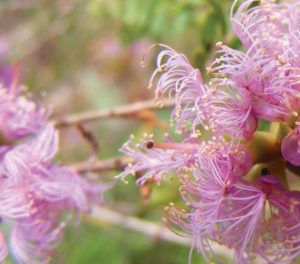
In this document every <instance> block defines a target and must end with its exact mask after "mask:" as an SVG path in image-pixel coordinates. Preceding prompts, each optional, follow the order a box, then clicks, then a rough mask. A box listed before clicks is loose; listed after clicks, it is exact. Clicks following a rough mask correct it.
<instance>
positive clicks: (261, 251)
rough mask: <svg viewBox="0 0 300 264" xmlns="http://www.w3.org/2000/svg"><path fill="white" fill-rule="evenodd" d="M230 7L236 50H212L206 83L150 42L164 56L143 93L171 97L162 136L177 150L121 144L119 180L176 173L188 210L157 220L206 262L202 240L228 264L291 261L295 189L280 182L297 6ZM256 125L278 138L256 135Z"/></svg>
mask: <svg viewBox="0 0 300 264" xmlns="http://www.w3.org/2000/svg"><path fill="white" fill-rule="evenodd" d="M237 5H238V0H236V1H234V3H233V6H232V9H231V23H232V28H233V31H234V33H235V34H236V36H237V37H238V38H239V39H240V41H241V43H242V44H243V46H244V48H245V51H244V52H243V51H238V50H234V49H232V48H230V47H227V46H226V45H224V44H223V43H221V42H219V43H217V44H216V46H217V48H218V51H217V54H218V57H217V58H216V59H215V61H214V62H213V63H212V64H211V65H210V66H209V67H208V68H207V72H208V74H209V75H212V78H211V79H210V81H209V83H208V84H206V83H205V82H204V78H202V75H201V73H200V71H199V70H198V69H195V68H193V67H192V66H191V64H190V63H189V61H188V59H187V58H186V57H185V56H184V55H183V54H179V53H177V52H176V51H174V50H173V49H171V48H169V47H168V46H165V45H162V44H159V46H161V47H163V48H164V50H163V51H162V52H161V53H160V54H159V55H158V58H157V69H156V70H155V71H154V73H153V74H152V76H151V79H150V86H149V88H152V87H154V86H155V99H156V100H157V101H158V102H160V100H161V98H162V97H163V96H168V97H169V98H173V99H174V101H175V106H174V110H173V111H172V114H171V122H170V128H174V132H175V133H177V134H179V135H180V139H181V142H175V141H174V140H172V138H171V137H170V136H168V135H166V138H165V139H164V141H163V142H155V141H153V138H152V136H151V135H150V136H149V135H146V136H145V138H144V139H142V140H141V142H140V143H139V144H137V145H135V144H133V142H132V138H131V139H130V140H129V142H127V143H125V144H124V146H123V147H122V148H121V151H122V152H123V153H124V154H125V155H127V156H130V157H132V158H133V160H134V162H133V163H132V164H129V166H128V167H127V168H126V169H125V171H124V172H123V173H122V174H121V175H120V178H122V179H124V178H125V177H126V176H127V175H128V174H136V173H139V174H142V176H141V177H139V178H138V180H137V181H138V183H140V184H143V183H145V182H146V181H148V180H151V181H154V182H160V181H161V180H167V179H168V178H169V177H168V175H170V174H176V175H179V177H180V180H181V188H180V191H181V195H182V198H183V200H184V201H185V202H186V204H187V205H188V206H189V207H190V210H189V212H186V211H184V210H178V209H176V208H175V207H174V206H173V205H172V206H171V207H168V208H167V210H166V214H167V218H168V220H169V222H171V223H173V224H175V225H176V226H178V227H180V228H181V229H182V230H183V231H185V232H186V233H188V234H191V236H192V238H193V243H192V246H193V247H194V248H196V249H197V250H198V251H199V252H201V253H202V255H203V256H204V258H205V260H206V261H207V262H208V263H210V261H211V260H212V259H216V258H217V256H215V255H214V252H213V246H212V245H211V242H217V243H219V244H221V245H225V246H227V247H229V248H231V249H233V251H234V252H235V256H236V261H237V263H250V262H251V261H252V260H253V259H254V258H255V257H256V256H257V255H258V256H260V257H261V258H263V259H264V260H265V261H266V262H267V263H289V262H292V261H294V260H295V259H296V257H297V256H299V255H300V224H299V218H300V191H291V190H289V188H288V184H287V182H286V178H285V170H286V167H287V166H286V165H287V164H289V166H294V168H295V167H296V166H299V165H300V122H298V112H299V110H300V82H299V79H300V53H299V50H300V28H299V22H300V21H299V20H300V1H299V0H293V1H292V0H291V1H283V2H282V3H278V2H277V1H272V0H261V1H258V0H246V1H243V2H242V3H241V4H240V5H239V6H238V7H237ZM260 119H261V120H265V121H267V122H271V123H272V124H274V125H278V124H279V127H280V128H284V131H287V132H285V133H281V134H280V133H279V132H278V134H277V135H274V134H272V133H271V132H267V131H264V132H261V131H258V130H257V127H258V121H259V120H260ZM277 127H278V126H277ZM279 130H280V129H278V130H277V131H279ZM279 134H280V135H279ZM266 135H267V136H268V137H269V138H266ZM270 138H272V139H274V140H273V141H272V140H271V141H272V142H273V144H274V148H272V150H274V149H275V150H276V149H279V150H278V152H276V151H275V153H271V155H270V156H268V157H267V158H271V160H269V163H263V162H265V159H263V160H260V159H259V158H258V156H259V153H258V152H260V151H262V149H264V148H265V146H264V140H263V139H265V140H266V141H268V142H270ZM257 142H259V144H260V148H257V146H258V143H257ZM251 146H252V147H251ZM253 146H255V147H256V148H257V149H256V152H252V151H251V150H252V149H253ZM278 146H281V151H280V147H278ZM273 152H274V151H273ZM267 154H268V153H267ZM253 175H254V176H253Z"/></svg>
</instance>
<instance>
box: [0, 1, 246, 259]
mask: <svg viewBox="0 0 300 264" xmlns="http://www.w3.org/2000/svg"><path fill="white" fill-rule="evenodd" d="M231 3H232V1H231V0H222V1H220V0H6V1H5V0H1V1H0V18H1V23H0V56H1V60H0V70H3V69H6V68H7V67H10V65H12V63H13V62H14V61H16V60H18V61H19V62H20V65H21V72H22V80H23V83H24V84H25V85H26V86H28V89H29V90H30V91H32V93H33V94H34V96H35V97H38V98H40V99H41V100H44V101H45V102H46V104H48V105H49V106H51V107H52V109H53V114H52V118H53V119H57V118H60V117H61V116H63V115H67V114H70V113H77V112H78V113H79V112H82V111H87V110H95V109H104V108H108V107H109V108H110V107H114V106H117V105H121V104H127V103H132V102H136V101H140V100H148V99H151V98H152V96H153V94H152V91H149V90H147V82H148V79H149V76H150V74H151V71H153V69H154V68H155V54H157V52H158V49H154V50H153V51H151V52H149V53H148V54H147V57H146V67H145V68H142V67H141V63H140V62H141V58H142V56H143V54H144V53H145V51H146V50H147V49H148V48H149V47H150V46H151V45H152V44H153V43H158V42H160V43H165V44H167V45H169V46H171V47H172V48H174V49H176V50H177V51H179V52H182V53H185V54H186V55H187V57H188V58H189V60H190V61H191V63H192V64H193V66H195V67H198V68H200V69H201V71H202V72H203V75H204V78H205V66H206V65H208V64H209V62H210V61H211V60H212V59H213V55H212V54H213V53H214V51H215V42H217V41H223V42H225V43H226V44H228V45H230V46H232V47H235V48H237V47H239V45H240V44H239V42H238V40H237V39H236V38H235V37H234V36H233V35H232V33H231V31H230V22H229V9H230V5H231ZM168 117H169V111H168V110H161V111H157V112H155V113H154V112H146V113H143V115H142V117H140V118H127V119H111V120H110V119H107V120H101V121H98V122H93V123H90V124H87V125H85V128H86V129H88V130H90V131H92V133H93V134H94V136H95V137H96V139H97V142H98V145H99V149H98V151H97V157H98V158H99V159H107V158H112V157H115V156H120V154H118V149H119V148H120V146H121V145H122V144H123V143H124V142H125V141H126V140H127V139H128V137H129V135H130V134H134V135H135V136H136V137H137V138H138V137H139V136H141V135H142V134H143V133H144V132H154V133H155V137H156V138H157V139H161V138H162V135H163V132H164V130H165V129H166V126H167V122H168ZM60 132H61V137H60V149H61V152H60V155H59V156H58V158H57V159H58V160H59V161H60V162H64V163H66V164H69V163H74V162H80V161H83V160H86V159H88V158H90V157H91V155H92V150H91V147H90V145H89V144H88V143H87V142H86V141H85V140H84V139H83V138H82V136H81V135H80V133H79V131H78V129H76V128H75V127H68V128H61V131H60ZM118 173H119V172H118V171H111V172H105V173H99V176H98V177H99V178H101V179H103V180H104V181H111V180H113V179H114V176H115V175H117V174H118ZM104 198H105V201H106V203H105V207H107V208H109V209H111V210H114V211H116V212H119V213H122V214H124V215H130V216H134V217H137V218H139V219H144V220H147V221H152V222H154V223H157V224H160V223H162V217H163V216H164V207H165V206H166V205H167V204H168V203H169V202H174V203H175V204H176V205H178V206H184V205H183V204H182V202H181V200H180V195H179V192H178V180H177V179H176V178H175V179H173V181H172V182H170V183H168V184H162V185H161V186H151V187H149V189H148V190H146V194H145V190H142V191H141V189H140V188H139V187H137V186H136V185H135V184H134V180H133V179H129V184H128V185H125V184H123V183H122V182H117V183H116V184H115V186H114V187H113V188H112V189H111V190H110V191H108V192H106V194H105V197H104ZM60 248H61V250H62V257H63V261H62V262H63V263H67V264H77V263H78V264H79V263H80V264H86V263H87V264H98V263H101V264H102V263H103V264H127V263H128V264H140V263H143V264H153V263H156V264H177V263H178V264H179V263H187V261H188V254H189V247H188V246H184V245H178V244H176V243H170V242H164V241H161V240H159V239H155V238H153V237H152V238H150V237H148V236H146V235H144V234H142V233H139V232H135V231H133V230H128V229H126V228H124V227H123V226H122V225H111V224H110V223H107V222H105V221H101V219H90V218H88V217H85V216H82V217H81V219H80V223H78V221H74V223H72V225H71V226H69V227H68V229H67V230H66V235H65V239H64V241H63V243H62V245H61V246H60ZM225 257H226V256H225ZM193 263H203V260H202V258H201V256H200V255H199V254H197V253H196V252H195V253H194V254H193Z"/></svg>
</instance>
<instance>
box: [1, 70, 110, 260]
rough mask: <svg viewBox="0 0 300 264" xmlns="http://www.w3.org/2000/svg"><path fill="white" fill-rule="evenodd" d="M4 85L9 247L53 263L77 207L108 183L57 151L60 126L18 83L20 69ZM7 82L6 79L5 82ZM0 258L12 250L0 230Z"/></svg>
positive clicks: (4, 201)
mask: <svg viewBox="0 0 300 264" xmlns="http://www.w3.org/2000/svg"><path fill="white" fill-rule="evenodd" d="M17 67H18V66H17V65H16V66H15V70H14V74H13V75H12V76H13V78H12V79H10V81H9V82H8V83H6V84H5V83H4V82H3V86H1V87H0V94H1V101H0V131H1V133H2V139H1V146H0V219H1V222H5V223H7V225H8V227H9V228H10V229H11V232H10V238H9V249H10V251H11V254H12V256H13V258H14V259H15V260H16V262H17V263H24V264H29V263H30V264H32V263H38V264H40V263H49V262H50V260H51V261H52V260H53V259H55V258H57V257H58V256H57V253H56V250H55V249H56V246H57V245H58V243H59V242H60V239H61V238H62V234H63V229H64V227H65V226H66V224H67V223H68V222H69V221H70V219H71V217H72V215H73V214H74V213H75V212H86V211H88V209H89V207H88V202H89V201H94V202H100V201H101V200H100V196H99V194H100V192H101V191H103V190H104V189H105V187H104V185H99V184H92V182H91V181H89V180H88V179H87V178H85V179H83V178H81V177H80V176H79V175H78V174H77V173H76V172H75V171H73V170H72V169H71V168H68V167H66V166H61V165H57V164H55V163H54V162H53V157H54V155H55V154H56V152H57V150H58V131H57V130H56V128H55V127H54V125H53V124H52V123H51V122H49V121H47V117H48V115H49V111H48V110H46V109H45V108H44V107H43V106H42V105H40V104H37V103H35V102H34V101H33V100H32V99H30V98H29V97H28V96H27V95H26V93H24V89H22V87H21V86H20V85H19V80H18V69H17ZM4 84H5V85H4ZM0 238H1V240H0V262H1V263H3V262H4V260H5V259H6V256H7V253H8V250H7V244H6V242H5V238H4V235H3V234H2V233H0Z"/></svg>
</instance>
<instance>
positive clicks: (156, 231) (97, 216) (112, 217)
mask: <svg viewBox="0 0 300 264" xmlns="http://www.w3.org/2000/svg"><path fill="white" fill-rule="evenodd" d="M86 219H87V220H89V221H91V222H93V223H95V224H98V225H101V226H103V222H105V223H110V224H113V225H116V226H122V227H125V228H128V229H131V230H134V231H137V232H141V233H143V234H145V235H147V236H149V237H151V238H154V239H156V240H162V241H167V242H172V243H176V244H180V245H186V246H189V245H190V244H191V239H190V238H188V237H182V236H178V235H176V234H175V233H173V232H171V231H170V230H169V229H168V228H167V227H166V226H165V225H164V224H162V223H160V224H157V223H153V222H150V221H146V220H141V219H138V218H136V217H133V216H126V215H123V214H120V213H118V212H115V211H112V210H110V209H106V208H103V207H98V206H97V207H96V206H94V207H93V208H92V212H91V214H90V215H88V216H86ZM211 246H212V248H213V249H214V252H215V253H216V254H217V255H223V256H226V257H227V258H231V259H233V250H230V249H228V248H225V247H223V246H220V245H218V244H217V243H214V242H211Z"/></svg>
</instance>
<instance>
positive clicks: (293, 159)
mask: <svg viewBox="0 0 300 264" xmlns="http://www.w3.org/2000/svg"><path fill="white" fill-rule="evenodd" d="M281 153H282V156H283V157H284V158H285V159H286V160H287V161H288V162H290V163H291V164H293V165H295V166H300V124H299V123H297V127H296V128H295V129H293V130H292V131H291V132H290V133H289V134H288V135H287V136H286V137H285V138H284V139H283V140H282V144H281Z"/></svg>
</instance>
